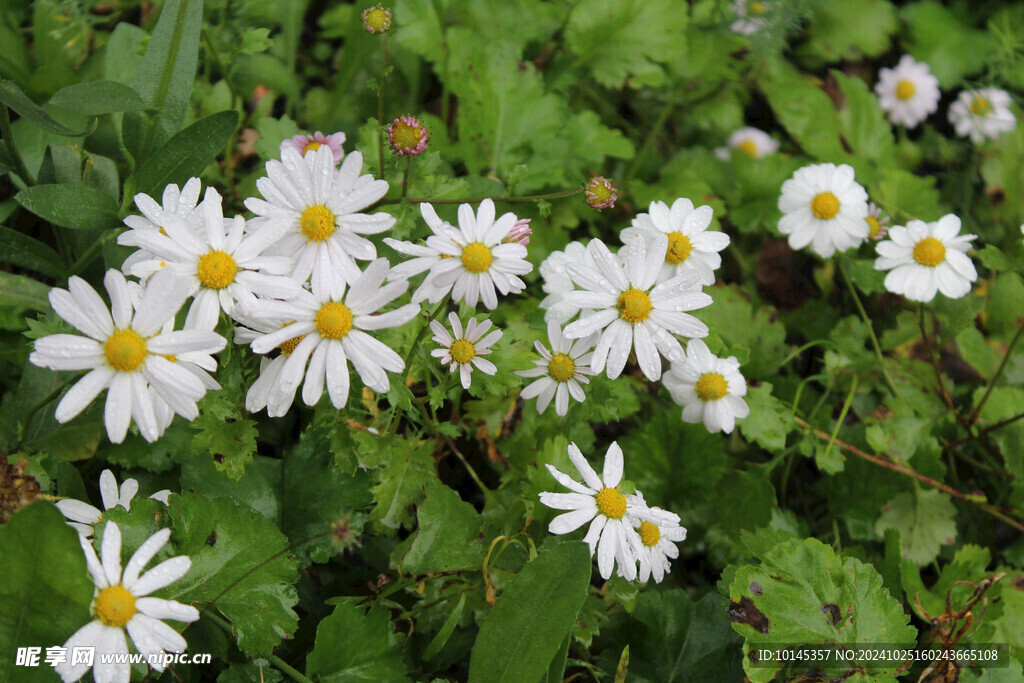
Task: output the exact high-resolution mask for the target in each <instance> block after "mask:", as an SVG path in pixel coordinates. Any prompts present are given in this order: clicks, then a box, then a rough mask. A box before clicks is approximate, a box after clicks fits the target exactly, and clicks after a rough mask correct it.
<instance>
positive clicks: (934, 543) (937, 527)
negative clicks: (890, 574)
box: [875, 486, 956, 565]
mask: <svg viewBox="0 0 1024 683" xmlns="http://www.w3.org/2000/svg"><path fill="white" fill-rule="evenodd" d="M955 516H956V508H954V507H953V503H951V502H950V500H949V495H948V494H946V493H943V492H941V491H938V490H936V489H931V488H929V489H925V488H922V487H917V486H915V487H914V490H913V491H912V492H910V493H900V494H897V495H896V496H895V497H894V498H893V499H892V500H890V501H889V502H888V503H886V505H885V507H883V508H882V516H881V517H879V518H878V521H877V522H876V523H875V531H876V532H877V533H878V534H879V535H881V534H884V533H885V530H886V529H888V528H890V527H892V528H894V529H896V530H897V531H899V532H900V540H901V541H902V545H903V557H904V558H905V559H907V560H910V561H911V562H913V563H915V564H918V565H926V564H928V563H929V562H931V561H932V560H934V559H935V557H936V556H937V555H938V554H939V549H940V548H941V547H942V546H944V545H949V544H950V543H953V542H954V541H955V540H956V522H955V521H954V520H953V518H954V517H955Z"/></svg>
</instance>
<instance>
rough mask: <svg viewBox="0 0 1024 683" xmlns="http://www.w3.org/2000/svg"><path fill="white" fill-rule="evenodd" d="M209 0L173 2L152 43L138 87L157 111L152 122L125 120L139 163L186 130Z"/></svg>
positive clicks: (140, 116)
mask: <svg viewBox="0 0 1024 683" xmlns="http://www.w3.org/2000/svg"><path fill="white" fill-rule="evenodd" d="M202 22H203V0H167V2H165V3H164V5H163V9H162V10H161V11H160V19H159V20H158V21H157V23H156V28H154V29H153V36H152V37H151V38H150V39H149V46H148V47H147V48H146V54H145V55H144V56H143V58H142V64H140V65H139V72H138V74H137V75H136V77H135V81H134V82H133V83H132V89H134V90H135V92H137V93H138V94H139V96H140V97H141V98H142V101H143V102H145V103H146V104H147V105H149V106H150V107H152V108H153V109H155V110H156V113H155V115H154V116H153V117H152V118H150V117H149V116H147V115H146V114H144V113H142V112H130V113H129V114H127V115H125V119H124V141H125V145H126V146H127V147H128V150H129V151H130V152H131V153H132V155H133V156H134V157H135V159H136V162H141V161H143V160H145V159H147V158H148V157H149V155H150V153H151V151H152V150H154V149H156V148H158V147H159V146H161V145H163V144H164V142H166V141H167V140H168V139H170V137H171V136H172V135H174V134H175V133H177V132H178V131H179V130H181V124H182V123H183V122H184V121H185V113H186V111H187V110H188V102H189V97H190V96H191V94H192V82H193V80H194V79H195V75H196V63H197V61H198V59H199V34H200V29H201V28H202Z"/></svg>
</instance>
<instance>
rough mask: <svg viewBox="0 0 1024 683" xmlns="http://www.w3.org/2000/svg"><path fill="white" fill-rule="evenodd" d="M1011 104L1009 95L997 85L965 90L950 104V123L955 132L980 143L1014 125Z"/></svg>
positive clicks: (1015, 119)
mask: <svg viewBox="0 0 1024 683" xmlns="http://www.w3.org/2000/svg"><path fill="white" fill-rule="evenodd" d="M1012 104H1013V99H1012V98H1011V97H1010V94H1009V93H1008V92H1006V91H1005V90H1000V89H999V88H981V89H980V90H965V91H963V92H961V93H960V94H959V95H957V98H956V102H954V103H953V104H951V105H949V122H950V123H952V124H953V128H954V129H955V130H956V134H957V135H959V136H960V137H963V138H966V137H969V138H970V139H971V142H973V143H974V144H976V145H980V144H981V143H982V142H984V141H985V140H986V139H989V140H995V139H996V138H998V137H999V136H1000V135H1002V134H1003V133H1009V132H1010V131H1012V130H1013V129H1015V128H1016V127H1017V117H1016V116H1014V115H1013V112H1012V111H1010V105H1012Z"/></svg>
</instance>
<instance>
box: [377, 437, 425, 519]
mask: <svg viewBox="0 0 1024 683" xmlns="http://www.w3.org/2000/svg"><path fill="white" fill-rule="evenodd" d="M433 452H434V444H433V443H432V442H429V441H427V442H423V443H420V444H416V445H413V444H409V446H408V448H407V450H404V451H403V452H399V453H394V454H393V455H392V456H391V457H389V458H388V460H387V463H386V464H385V465H384V467H383V468H382V469H381V470H379V471H378V472H377V477H378V481H379V483H378V484H377V485H376V486H374V487H373V500H374V502H376V504H377V505H376V507H375V508H374V509H373V512H371V513H370V517H369V519H370V521H372V522H380V523H381V524H383V525H384V526H386V527H391V528H392V529H397V528H398V527H399V525H402V524H405V525H408V524H409V523H410V522H411V521H412V515H410V514H409V508H410V506H412V505H414V504H415V503H418V502H419V501H420V500H422V497H423V487H424V486H425V485H426V483H427V481H428V480H430V479H434V478H436V476H437V475H436V474H435V472H434V460H433V458H432V457H431V455H432V454H433Z"/></svg>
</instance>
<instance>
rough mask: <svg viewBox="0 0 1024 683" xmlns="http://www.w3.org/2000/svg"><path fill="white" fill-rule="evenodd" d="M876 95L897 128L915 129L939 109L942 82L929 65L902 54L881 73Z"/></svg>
mask: <svg viewBox="0 0 1024 683" xmlns="http://www.w3.org/2000/svg"><path fill="white" fill-rule="evenodd" d="M875 94H876V95H878V101H879V104H881V105H882V109H883V110H884V111H885V112H887V113H888V114H889V120H890V121H892V122H893V123H895V124H897V125H903V126H906V127H907V128H914V127H915V126H917V124H919V123H921V122H922V121H924V120H925V119H926V118H928V116H929V115H930V114H934V113H935V110H936V109H938V108H939V99H940V98H941V97H942V92H940V91H939V79H938V78H936V77H935V76H933V75H932V72H931V70H930V69H929V68H928V65H927V64H925V63H924V62H918V61H915V60H914V58H913V57H911V56H910V55H903V57H901V58H900V61H899V64H897V65H896V67H895V68H892V69H881V70H880V71H879V72H878V83H876V84H875Z"/></svg>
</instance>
